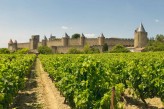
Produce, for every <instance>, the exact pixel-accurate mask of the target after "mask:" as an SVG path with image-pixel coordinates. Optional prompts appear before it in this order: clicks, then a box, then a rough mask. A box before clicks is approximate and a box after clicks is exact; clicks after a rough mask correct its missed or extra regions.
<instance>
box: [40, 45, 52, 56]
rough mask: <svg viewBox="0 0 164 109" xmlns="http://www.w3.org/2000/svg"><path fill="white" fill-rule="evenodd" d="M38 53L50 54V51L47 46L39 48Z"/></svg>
mask: <svg viewBox="0 0 164 109" xmlns="http://www.w3.org/2000/svg"><path fill="white" fill-rule="evenodd" d="M38 52H39V53H40V54H52V49H51V48H49V47H47V46H39V47H38Z"/></svg>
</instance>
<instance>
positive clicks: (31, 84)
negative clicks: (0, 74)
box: [11, 59, 70, 109]
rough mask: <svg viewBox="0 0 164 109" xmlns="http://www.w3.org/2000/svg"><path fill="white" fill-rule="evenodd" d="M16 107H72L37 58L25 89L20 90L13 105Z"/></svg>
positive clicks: (20, 108) (32, 108) (56, 108)
mask: <svg viewBox="0 0 164 109" xmlns="http://www.w3.org/2000/svg"><path fill="white" fill-rule="evenodd" d="M12 108H16V109H70V107H69V106H68V105H66V104H64V97H62V96H60V92H59V91H58V90H57V88H55V86H54V84H53V82H52V81H51V79H50V78H49V77H48V74H47V73H46V72H44V70H43V68H42V65H41V63H40V61H39V59H37V60H36V63H35V66H34V68H33V69H32V71H31V73H30V75H29V80H28V81H27V84H26V86H25V89H24V90H21V91H19V93H18V96H17V97H16V98H15V102H14V103H13V105H12V106H11V109H12Z"/></svg>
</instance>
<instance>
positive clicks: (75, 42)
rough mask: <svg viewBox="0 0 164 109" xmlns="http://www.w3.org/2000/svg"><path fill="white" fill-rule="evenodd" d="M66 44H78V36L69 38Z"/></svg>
mask: <svg viewBox="0 0 164 109" xmlns="http://www.w3.org/2000/svg"><path fill="white" fill-rule="evenodd" d="M68 45H69V46H72V45H80V38H77V39H72V38H70V39H69V40H68Z"/></svg>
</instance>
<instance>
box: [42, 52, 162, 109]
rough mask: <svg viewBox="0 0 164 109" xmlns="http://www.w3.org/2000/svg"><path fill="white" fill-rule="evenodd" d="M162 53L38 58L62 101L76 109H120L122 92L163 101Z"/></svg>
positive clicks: (143, 98)
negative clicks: (59, 93)
mask: <svg viewBox="0 0 164 109" xmlns="http://www.w3.org/2000/svg"><path fill="white" fill-rule="evenodd" d="M163 54H164V53H163V52H159V53H127V54H92V55H84V54H82V55H69V54H67V55H39V59H40V60H41V62H42V64H43V67H44V70H45V71H46V72H48V73H49V76H50V77H51V78H52V79H53V80H54V81H55V82H54V83H55V86H56V87H57V88H58V89H59V91H60V92H61V94H62V95H63V96H64V97H65V102H66V103H68V104H70V106H72V108H77V109H110V105H111V96H112V89H114V90H115V97H114V104H113V105H114V107H115V109H117V108H118V109H120V108H123V105H124V104H123V102H122V101H124V99H123V97H124V96H125V93H124V92H125V91H127V90H128V92H129V94H131V95H132V97H134V98H138V99H140V100H142V102H143V103H144V104H145V106H147V105H148V104H147V103H146V101H145V99H146V98H153V97H159V98H160V99H161V100H162V101H163V102H164V55H163Z"/></svg>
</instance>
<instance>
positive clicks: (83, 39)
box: [80, 33, 85, 46]
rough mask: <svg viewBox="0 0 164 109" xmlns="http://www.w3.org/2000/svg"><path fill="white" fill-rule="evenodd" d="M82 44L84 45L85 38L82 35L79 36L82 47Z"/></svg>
mask: <svg viewBox="0 0 164 109" xmlns="http://www.w3.org/2000/svg"><path fill="white" fill-rule="evenodd" d="M84 44H85V36H84V34H83V33H82V35H81V36H80V45H82V46H84Z"/></svg>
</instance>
